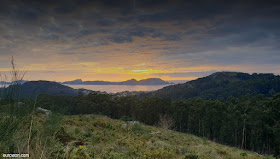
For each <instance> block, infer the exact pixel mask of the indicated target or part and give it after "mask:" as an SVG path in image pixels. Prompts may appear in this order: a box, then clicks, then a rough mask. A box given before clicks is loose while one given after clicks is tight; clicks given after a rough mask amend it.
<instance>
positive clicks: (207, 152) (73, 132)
mask: <svg viewBox="0 0 280 159" xmlns="http://www.w3.org/2000/svg"><path fill="white" fill-rule="evenodd" d="M37 121H39V120H37ZM124 124H127V126H125V125H124ZM61 127H63V128H61ZM59 129H60V130H59ZM59 129H58V130H59V131H57V132H56V133H55V134H54V136H55V137H54V138H53V140H51V141H52V142H51V144H47V146H46V147H45V148H44V149H43V150H44V152H46V153H44V155H43V157H46V158H54V157H57V158H91V157H94V158H117V159H119V158H168V159H170V158H190V159H195V158H197V157H198V158H213V159H219V158H226V159H230V158H232V159H239V158H240V159H247V158H253V159H259V158H260V159H261V158H265V157H263V156H260V155H258V154H255V153H252V152H247V151H243V150H239V149H237V148H232V147H228V146H224V145H220V144H217V143H214V142H211V141H208V140H206V139H203V138H199V137H196V136H193V135H189V134H184V133H179V132H174V131H170V130H163V129H161V128H157V127H152V126H146V125H143V124H140V125H138V124H134V125H133V124H129V123H126V122H124V121H120V120H113V119H110V118H108V117H104V116H97V115H77V116H63V119H62V122H61V124H60V126H59ZM157 131H160V132H162V134H150V133H151V132H157ZM47 152H48V153H47ZM38 154H40V153H38ZM50 155H51V156H50ZM31 157H32V153H31ZM33 157H35V156H33Z"/></svg>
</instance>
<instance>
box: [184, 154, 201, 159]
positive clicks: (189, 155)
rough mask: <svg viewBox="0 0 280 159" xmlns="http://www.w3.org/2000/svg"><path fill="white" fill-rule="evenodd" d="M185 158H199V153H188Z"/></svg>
mask: <svg viewBox="0 0 280 159" xmlns="http://www.w3.org/2000/svg"><path fill="white" fill-rule="evenodd" d="M185 159H198V155H196V154H186V155H185Z"/></svg>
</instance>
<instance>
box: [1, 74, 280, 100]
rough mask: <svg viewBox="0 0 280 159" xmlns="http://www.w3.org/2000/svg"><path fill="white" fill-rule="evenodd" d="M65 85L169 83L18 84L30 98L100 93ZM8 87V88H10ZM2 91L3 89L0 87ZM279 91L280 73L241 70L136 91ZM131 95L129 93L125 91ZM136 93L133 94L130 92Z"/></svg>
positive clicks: (208, 94)
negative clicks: (159, 87) (149, 89)
mask: <svg viewBox="0 0 280 159" xmlns="http://www.w3.org/2000/svg"><path fill="white" fill-rule="evenodd" d="M64 84H69V85H71V84H72V85H74V84H77V85H78V84H88V85H93V84H98V85H157V84H170V83H169V82H165V81H163V80H161V79H155V78H151V79H146V80H140V81H136V80H135V79H132V80H128V81H124V82H105V81H82V80H74V81H68V82H63V83H62V84H61V83H58V82H50V81H27V82H26V81H25V82H24V83H23V84H21V85H20V86H19V88H20V89H19V90H20V94H22V95H23V96H24V97H30V96H34V95H39V94H42V93H46V94H49V95H63V96H77V95H79V94H88V93H101V92H99V91H92V90H86V89H74V88H71V87H69V86H66V85H64ZM9 88H10V87H8V89H9ZM0 89H1V90H2V92H3V91H4V90H5V89H4V88H0ZM277 92H280V76H278V75H274V74H270V73H266V74H265V73H260V74H257V73H253V74H251V75H250V74H248V73H242V72H216V73H213V74H211V75H209V76H206V77H202V78H198V79H196V80H192V81H188V82H186V83H183V84H174V85H170V86H166V87H163V88H162V89H159V90H156V91H151V92H144V93H141V92H139V93H136V94H137V95H139V96H140V97H143V98H144V97H159V98H170V99H172V100H181V99H182V100H186V99H190V98H197V97H199V98H202V99H221V98H228V97H230V96H233V97H240V96H244V95H246V94H250V95H253V96H254V95H258V94H263V95H265V96H273V95H275V94H276V93H277ZM127 95H130V93H127ZM133 95H135V93H134V94H133Z"/></svg>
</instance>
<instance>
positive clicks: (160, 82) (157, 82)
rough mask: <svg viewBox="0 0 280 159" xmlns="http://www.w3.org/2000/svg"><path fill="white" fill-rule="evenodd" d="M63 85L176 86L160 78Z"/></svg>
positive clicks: (74, 81)
mask: <svg viewBox="0 0 280 159" xmlns="http://www.w3.org/2000/svg"><path fill="white" fill-rule="evenodd" d="M62 84H68V85H169V84H174V83H171V82H166V81H164V80H162V79H160V78H147V79H143V80H139V81H137V80H135V79H130V80H127V81H122V82H109V81H82V80H81V79H76V80H73V81H66V82H62Z"/></svg>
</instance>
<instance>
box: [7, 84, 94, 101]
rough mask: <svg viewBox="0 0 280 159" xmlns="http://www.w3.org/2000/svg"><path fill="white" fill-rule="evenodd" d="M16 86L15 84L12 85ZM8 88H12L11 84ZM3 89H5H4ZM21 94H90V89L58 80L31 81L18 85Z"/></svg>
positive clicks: (24, 95) (28, 95) (33, 95)
mask: <svg viewBox="0 0 280 159" xmlns="http://www.w3.org/2000/svg"><path fill="white" fill-rule="evenodd" d="M12 87H15V86H12ZM7 89H12V88H11V86H9V87H8V88H7ZM2 90H3V89H2ZM17 90H18V91H19V94H20V95H21V96H22V97H32V98H34V97H36V96H37V95H40V94H42V93H46V94H49V95H62V96H77V95H78V94H80V93H82V94H88V93H90V92H95V91H90V90H86V89H74V88H71V87H68V86H65V85H62V84H60V83H57V82H51V81H29V82H25V83H23V84H22V85H19V86H18V89H17Z"/></svg>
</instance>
